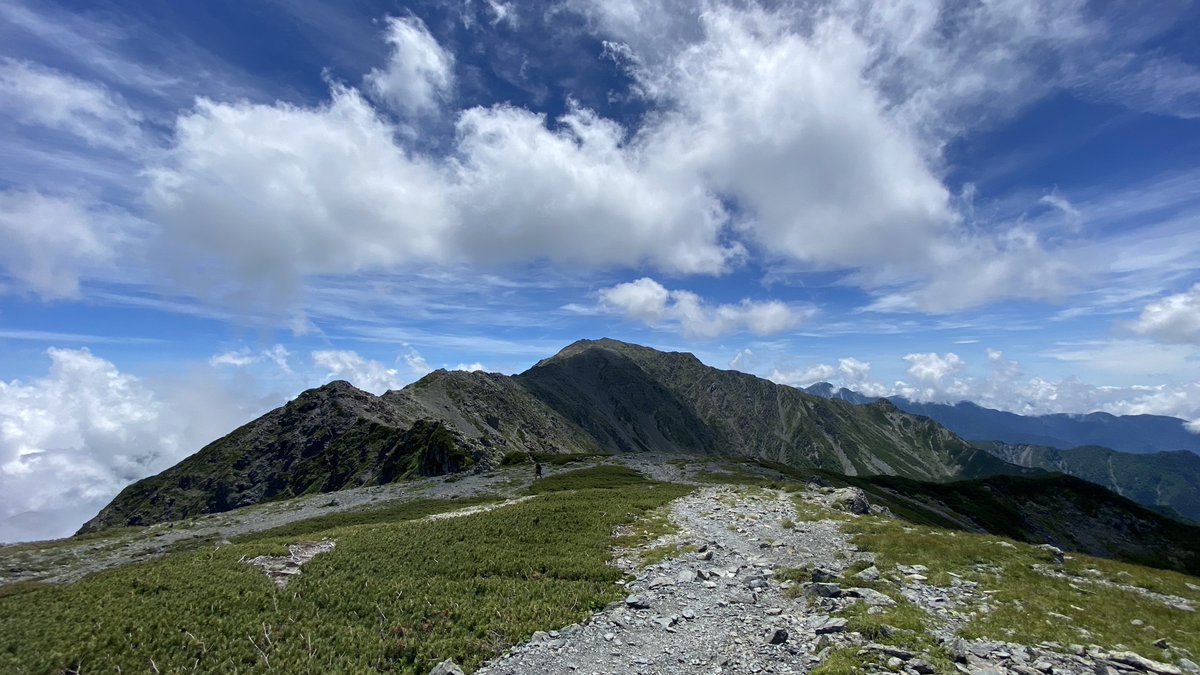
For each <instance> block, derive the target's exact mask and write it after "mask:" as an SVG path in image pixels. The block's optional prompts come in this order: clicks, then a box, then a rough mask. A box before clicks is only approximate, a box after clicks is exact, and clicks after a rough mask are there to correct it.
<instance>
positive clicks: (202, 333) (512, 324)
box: [0, 0, 1200, 540]
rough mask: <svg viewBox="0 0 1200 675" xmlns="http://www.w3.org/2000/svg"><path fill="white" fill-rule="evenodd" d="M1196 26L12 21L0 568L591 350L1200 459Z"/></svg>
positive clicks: (944, 21) (1092, 12) (581, 6)
mask: <svg viewBox="0 0 1200 675" xmlns="http://www.w3.org/2000/svg"><path fill="white" fill-rule="evenodd" d="M1198 19H1200V8H1198V7H1197V5H1196V4H1195V3H1193V2H1187V1H1180V2H1165V3H1158V4H1156V5H1155V6H1154V7H1153V8H1149V9H1147V8H1146V7H1144V6H1142V5H1138V4H1136V3H1127V2H1113V3H1104V4H1097V3H1089V2H1084V1H1082V0H1072V1H1071V2H1054V3H1051V2H1044V1H1040V0H1005V1H1003V2H994V3H981V4H973V5H963V4H961V3H952V2H944V3H938V2H935V3H930V2H915V1H912V2H909V1H906V0H902V1H900V2H893V3H870V2H857V1H854V0H823V1H822V2H818V3H816V4H806V5H804V6H803V7H800V6H796V5H794V4H790V3H771V2H761V3H759V2H742V1H739V0H712V1H709V2H704V3H685V2H677V1H675V0H645V1H644V2H624V3H612V2H597V1H592V0H562V1H560V2H556V3H550V4H546V5H544V6H538V7H536V8H535V7H526V6H520V5H518V4H517V3H501V2H491V1H489V2H475V1H473V0H467V1H466V2H464V3H461V4H460V5H454V6H450V5H445V4H442V3H426V2H416V3H412V4H410V5H407V6H405V7H402V8H397V7H396V6H394V5H392V4H379V5H378V6H370V5H369V3H368V4H367V5H360V6H355V7H353V8H351V7H346V6H343V5H342V4H340V3H328V2H323V1H321V0H301V1H299V2H294V3H283V4H280V5H277V6H273V7H271V8H264V9H262V10H261V11H260V12H257V13H250V12H249V11H248V10H247V9H246V8H244V7H240V6H236V5H229V6H225V5H221V4H207V5H204V6H203V7H199V6H198V7H189V6H170V5H164V6H156V7H153V8H145V7H140V6H138V5H135V4H134V3H126V2H123V1H121V0H118V1H117V2H114V3H112V5H111V7H109V8H108V9H107V10H106V11H105V12H103V13H101V12H87V11H80V10H78V9H72V8H68V7H67V6H65V5H62V4H58V3H56V2H48V3H37V4H36V5H35V4H33V3H29V2H25V1H24V0H16V1H14V2H10V3H6V4H5V5H4V6H3V7H0V45H3V47H0V153H2V154H3V156H4V157H5V158H6V161H5V162H4V163H3V164H2V165H0V236H2V237H3V239H4V241H5V245H4V246H3V247H0V342H2V343H3V344H4V345H5V350H3V352H4V353H3V354H2V355H0V488H3V493H4V494H5V495H6V496H5V497H4V499H3V501H0V540H3V539H6V538H27V537H33V536H49V535H61V534H65V533H67V532H69V531H70V530H72V529H73V528H74V526H76V525H78V523H79V522H82V520H84V519H86V518H87V517H88V516H90V515H91V513H90V512H89V511H94V510H95V509H96V508H98V506H99V505H100V503H102V502H103V501H105V500H107V499H108V498H110V497H111V496H112V495H113V494H115V492H116V491H117V490H119V489H120V487H121V486H122V485H123V484H125V483H127V482H129V481H130V480H133V479H136V478H138V477H141V476H143V475H147V474H148V473H152V472H154V471H158V470H161V469H162V468H165V467H166V466H169V465H170V464H172V463H174V462H175V461H178V460H179V459H181V458H182V457H183V456H186V455H187V454H188V453H190V452H193V451H195V450H196V449H198V448H199V447H200V445H202V444H203V443H205V442H207V441H209V440H212V438H214V437H216V436H217V435H220V434H221V433H223V432H224V431H227V430H228V429H229V428H231V427H232V426H233V425H234V424H235V423H237V422H242V421H245V420H247V419H249V418H250V417H252V416H253V415H255V414H258V413H260V412H262V411H264V410H265V409H267V408H269V407H270V406H272V405H275V404H278V403H279V402H281V401H282V400H285V399H286V398H288V397H290V396H292V395H294V394H295V393H297V392H298V390H299V389H300V388H303V387H305V386H311V385H313V384H319V383H320V382H323V381H327V380H328V379H333V378H344V379H349V380H351V381H352V382H353V383H355V384H357V385H358V386H360V387H363V388H365V389H368V390H372V391H377V392H378V391H384V390H386V389H388V388H396V387H399V386H403V385H404V384H405V383H407V382H410V381H412V380H413V379H415V378H416V377H419V376H420V375H422V374H423V373H425V372H428V371H429V370H430V369H431V368H432V367H434V366H431V365H430V363H431V362H432V363H437V364H441V365H442V366H443V367H456V368H461V369H466V370H478V369H484V368H485V367H487V366H490V367H492V368H496V369H499V370H505V371H516V370H521V369H523V368H525V367H527V366H528V365H529V364H530V363H532V361H533V360H536V359H537V358H540V357H543V356H545V355H547V354H549V353H552V352H553V351H555V350H556V349H557V348H559V347H561V346H563V345H565V344H566V343H568V342H571V341H573V340H574V339H577V338H579V337H598V336H600V335H613V336H615V337H621V338H623V339H628V340H631V341H638V342H642V343H647V344H652V345H654V346H660V347H667V348H682V349H688V350H691V351H695V352H697V353H698V355H700V356H701V358H702V359H704V360H705V361H706V362H708V363H710V364H713V365H721V366H723V365H725V364H726V363H728V364H730V365H731V367H736V368H739V369H742V370H747V371H750V372H755V373H757V374H760V375H763V376H767V377H771V378H772V379H774V380H776V381H779V382H783V383H788V384H808V383H811V382H812V381H817V380H831V381H834V382H836V383H839V384H845V385H846V386H850V387H851V388H855V389H859V390H861V391H863V392H864V393H877V394H881V395H882V394H902V395H905V396H909V397H912V398H918V399H922V400H951V401H952V400H959V399H972V400H976V401H977V402H979V403H981V404H983V405H989V406H993V407H999V408H1003V409H1008V410H1013V411H1016V412H1024V413H1046V412H1085V411H1090V410H1107V411H1110V412H1114V413H1157V414H1169V415H1176V416H1180V417H1183V418H1185V419H1188V420H1191V421H1193V422H1194V423H1196V424H1195V425H1194V426H1198V430H1200V389H1198V388H1197V384H1196V383H1197V382H1198V381H1200V270H1198V269H1197V267H1198V266H1197V265H1196V262H1195V261H1197V260H1200V227H1197V224H1198V222H1197V221H1198V219H1200V192H1198V191H1197V189H1196V186H1197V185H1200V167H1198V166H1197V165H1196V161H1195V158H1196V157H1197V156H1200V66H1198V65H1197V64H1200V52H1197V50H1196V49H1197V48H1196V45H1195V44H1194V41H1191V40H1189V39H1188V35H1189V28H1188V27H1189V26H1191V25H1195V23H1196V22H1197V20H1198ZM218 27H220V30H218V29H217V28H218ZM230 29H231V30H232V33H230ZM251 36H253V37H252V38H251ZM731 359H732V360H731ZM452 364H454V365H452ZM485 364H487V366H485ZM185 403H186V404H187V405H188V406H189V410H191V411H192V413H193V414H192V415H191V416H190V417H185V416H184V415H183V414H182V413H181V412H180V410H181V408H180V406H182V405H184V404H185ZM195 411H202V412H201V413H200V414H195ZM47 486H54V489H56V490H58V493H60V494H62V495H65V496H63V497H61V498H58V499H56V498H54V497H53V495H52V494H51V493H49V492H47V491H46V490H47V489H49V488H48V487H47Z"/></svg>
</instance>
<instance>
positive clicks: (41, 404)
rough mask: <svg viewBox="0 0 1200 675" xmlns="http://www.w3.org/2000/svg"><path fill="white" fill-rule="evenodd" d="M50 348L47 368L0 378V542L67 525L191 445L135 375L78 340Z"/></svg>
mask: <svg viewBox="0 0 1200 675" xmlns="http://www.w3.org/2000/svg"><path fill="white" fill-rule="evenodd" d="M48 354H49V356H50V360H51V366H50V371H49V373H48V374H47V376H46V377H43V378H39V379H33V380H30V381H28V382H21V381H19V380H14V381H12V382H8V383H4V382H0V495H3V497H2V498H0V541H3V540H14V539H24V538H30V537H47V536H64V535H66V534H69V533H71V532H73V531H74V530H75V529H77V528H78V527H79V526H80V525H82V524H83V521H84V520H86V519H88V518H90V517H91V516H93V515H95V512H96V511H98V510H99V508H100V506H103V504H104V503H105V502H107V500H109V499H111V498H112V497H113V496H114V495H116V493H117V492H118V491H119V490H120V489H121V488H122V487H124V485H125V484H126V483H128V482H130V481H132V480H135V479H137V478H141V477H142V476H145V475H146V474H148V473H151V472H153V471H157V470H161V469H164V468H166V467H167V466H168V465H169V464H171V463H172V462H173V461H175V460H177V459H180V458H181V457H182V456H183V454H184V453H185V452H190V451H191V450H194V449H195V448H194V447H192V446H190V445H189V441H191V440H193V439H191V438H189V437H188V426H187V421H186V419H185V418H184V417H183V416H180V415H176V414H174V413H173V412H172V411H171V410H169V409H168V408H167V407H166V406H165V405H164V403H163V401H162V400H161V399H160V398H159V397H158V396H156V394H155V393H154V392H153V391H151V390H150V389H148V388H147V387H146V385H145V384H144V383H143V382H141V381H140V380H138V379H137V378H135V377H132V376H130V375H127V374H124V373H121V372H120V371H118V370H117V368H116V367H115V366H114V365H113V364H112V363H110V362H108V361H105V360H104V359H101V358H99V357H97V356H95V355H93V354H92V353H91V352H89V351H88V350H86V349H79V350H75V349H50V350H49V352H48ZM14 518H15V520H14Z"/></svg>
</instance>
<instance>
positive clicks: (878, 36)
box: [147, 3, 1087, 331]
mask: <svg viewBox="0 0 1200 675" xmlns="http://www.w3.org/2000/svg"><path fill="white" fill-rule="evenodd" d="M993 4H995V3H993ZM1000 4H1004V3H1000ZM577 6H578V5H577ZM901 6H903V7H904V8H905V9H904V10H903V11H900V10H899V9H897V8H898V7H901ZM603 7H604V8H603V9H597V8H594V7H591V8H585V11H587V12H591V14H589V16H591V17H592V19H593V27H594V29H595V30H597V31H598V32H601V33H603V34H606V35H611V36H612V37H614V38H617V39H619V40H620V41H621V42H620V43H617V42H615V41H613V42H611V44H612V46H613V48H614V49H618V48H619V49H621V50H623V51H621V53H623V54H626V55H627V56H628V58H625V59H623V62H624V63H626V64H627V65H628V66H629V68H631V73H632V74H633V76H634V80H635V88H636V90H637V92H638V93H639V94H640V95H641V96H642V97H643V98H645V99H646V101H647V102H648V103H650V104H651V106H652V107H653V108H654V109H655V110H656V111H657V112H656V114H653V115H648V116H646V117H645V118H644V119H642V120H641V121H640V126H638V127H636V128H626V127H624V126H623V125H622V124H620V123H618V122H616V121H614V120H610V119H606V118H603V117H601V116H599V115H598V114H597V113H596V112H595V111H592V110H589V109H586V108H584V107H582V106H580V105H578V104H576V103H574V102H571V101H568V106H567V112H566V113H565V114H563V115H562V116H560V117H559V118H557V119H553V120H550V119H547V118H546V117H545V116H544V115H540V114H537V113H535V112H531V111H529V110H525V109H522V108H516V107H512V106H509V105H503V104H499V105H493V106H490V107H474V108H469V109H465V110H460V111H458V112H457V113H456V125H455V128H456V132H457V133H456V136H455V138H454V139H453V141H452V147H451V148H450V150H449V152H448V154H445V155H439V156H427V155H424V154H421V153H418V152H416V151H414V150H413V149H411V148H409V147H407V137H406V132H405V130H406V128H401V127H398V126H396V125H394V124H393V123H392V122H390V121H389V120H388V119H386V118H385V117H384V116H383V115H381V114H380V112H379V111H378V110H376V109H375V108H374V107H373V106H372V105H371V104H370V103H369V102H368V100H367V99H366V98H365V97H364V96H363V95H362V94H360V93H359V91H358V90H356V89H354V88H351V87H347V86H343V85H334V86H333V88H332V92H331V98H330V100H329V102H328V103H326V104H324V105H321V106H316V107H302V106H294V105H288V104H285V103H277V104H274V105H254V104H249V103H244V102H237V103H218V102H214V101H210V100H201V101H200V102H199V103H198V104H197V106H196V107H195V109H193V110H192V111H190V112H189V113H187V114H185V115H183V116H181V117H180V118H179V119H178V121H177V125H176V134H175V139H174V143H173V146H172V147H171V149H170V150H169V151H168V152H167V153H166V155H165V160H164V161H162V162H159V163H157V164H156V166H154V167H152V169H151V171H150V172H149V174H148V175H149V176H150V182H151V185H150V188H149V189H148V191H147V202H148V203H149V204H150V206H151V207H152V209H153V211H154V213H155V215H156V216H157V217H158V219H159V220H160V221H161V222H162V223H163V224H164V225H165V229H166V237H165V242H166V245H165V246H164V250H166V251H173V250H178V249H179V248H180V247H179V246H177V244H183V245H184V247H183V248H185V249H187V250H194V249H199V251H200V252H201V253H202V254H205V255H206V256H208V259H209V261H210V262H213V263H215V264H214V265H209V266H205V267H202V269H204V270H207V271H206V272H205V274H209V275H216V274H220V275H223V276H224V275H228V274H229V273H230V272H232V275H233V276H234V277H235V278H238V279H242V280H245V281H248V282H249V283H250V284H251V285H252V286H255V287H257V288H259V289H260V290H261V289H264V288H265V289H266V293H265V295H266V296H267V297H268V299H270V300H271V301H273V302H278V300H279V299H281V298H284V297H287V296H288V295H289V294H291V293H292V292H293V291H294V290H295V288H296V287H297V285H298V283H299V280H301V279H302V278H304V277H307V276H311V275H320V274H338V273H352V272H356V271H359V270H363V269H373V268H395V267H403V266H406V265H414V264H422V263H430V262H432V263H468V264H485V265H487V264H493V265H506V264H513V263H524V262H528V261H532V260H548V261H550V262H552V263H556V264H559V265H564V266H573V267H585V268H586V267H591V268H595V267H617V266H619V267H631V266H640V265H646V266H650V267H652V268H655V269H658V270H660V271H664V272H668V273H675V274H678V273H683V274H712V273H719V272H722V271H725V270H728V269H729V268H730V267H733V266H736V265H737V264H739V263H740V262H741V261H743V260H744V259H745V258H746V257H747V256H748V255H751V254H754V255H760V256H761V257H762V258H763V259H764V260H766V261H767V262H769V263H771V264H782V265H786V266H793V267H794V266H798V267H799V268H801V269H808V270H812V269H822V270H839V271H845V272H849V273H850V274H849V276H847V277H846V279H847V280H848V281H849V282H851V283H854V284H857V285H859V286H862V287H864V288H867V289H869V290H871V291H872V292H874V293H876V294H878V295H879V296H880V297H879V301H878V302H877V303H876V305H875V306H874V308H875V309H880V310H888V311H895V310H907V309H919V310H928V311H952V310H955V309H960V308H964V307H970V306H975V305H979V304H984V303H988V302H991V301H994V300H997V299H1000V298H1005V297H1013V296H1016V297H1033V298H1046V297H1056V296H1057V295H1059V294H1061V293H1062V292H1064V290H1065V289H1067V288H1068V287H1069V281H1070V271H1071V270H1070V268H1069V265H1068V264H1067V263H1065V262H1063V261H1062V259H1061V257H1058V256H1054V255H1052V253H1051V252H1048V251H1047V249H1046V244H1045V243H1044V242H1042V241H1041V240H1040V239H1039V237H1038V236H1037V234H1036V233H1034V232H1032V231H1030V230H1028V229H1026V228H1022V227H1020V226H1019V225H1012V224H998V225H992V224H982V223H977V222H973V221H968V220H966V219H965V218H964V215H963V213H961V212H960V209H959V206H958V203H957V202H956V200H955V198H953V197H952V195H951V194H950V192H949V190H948V189H947V188H946V186H945V185H944V182H943V179H942V177H941V173H942V172H943V167H942V160H941V151H940V148H941V147H942V146H943V145H944V144H945V143H946V142H948V141H949V140H950V139H951V138H953V137H954V136H955V134H956V133H958V132H957V131H956V129H957V127H955V124H954V122H955V121H959V120H960V118H961V117H962V116H963V115H966V113H964V112H963V110H964V109H969V110H974V111H980V112H981V113H982V111H987V110H991V109H992V108H993V107H994V106H993V103H994V99H995V98H996V95H997V94H998V93H1003V94H1005V95H1008V94H1013V96H1014V97H1015V98H1018V99H1019V98H1020V96H1017V94H1018V93H1019V92H1022V91H1024V88H1025V87H1026V85H1028V84H1029V81H1030V78H1029V71H1030V68H1031V67H1032V66H1031V65H1030V64H1031V63H1032V61H1031V60H1030V59H1031V58H1032V57H1029V58H1027V57H1026V56H1024V54H1026V52H1027V51H1029V50H1030V49H1033V48H1034V47H1037V48H1039V49H1041V48H1046V47H1047V45H1050V44H1055V43H1054V39H1055V38H1059V37H1062V36H1063V35H1067V36H1075V35H1076V33H1080V34H1084V33H1086V32H1087V31H1086V29H1085V28H1081V27H1079V26H1077V25H1076V23H1078V21H1075V19H1078V17H1075V15H1074V14H1072V13H1071V11H1073V10H1064V11H1063V12H1062V13H1061V14H1062V16H1065V17H1074V18H1072V19H1071V20H1067V19H1063V20H1062V21H1057V22H1056V20H1057V17H1058V14H1054V16H1050V14H1053V12H1050V10H1045V11H1043V10H1039V11H1038V12H1033V13H1032V14H1031V13H1029V12H1022V11H1017V10H1015V9H1012V8H1009V7H1008V6H1007V5H1005V6H1004V7H992V5H987V6H986V7H983V8H979V9H972V10H970V11H966V12H965V13H964V15H963V16H961V17H958V16H957V15H955V16H956V20H955V21H950V22H949V23H947V22H946V21H942V19H943V18H945V16H943V15H946V16H948V15H950V14H954V12H953V11H952V10H951V9H950V8H936V7H935V8H933V9H930V8H928V7H926V6H925V5H923V4H922V5H913V6H909V5H905V4H903V3H901V5H898V6H896V7H892V6H891V5H889V6H888V7H892V9H891V10H887V9H884V8H877V7H876V4H875V3H870V4H869V5H864V6H859V5H857V4H854V3H849V4H845V5H835V6H834V7H832V8H830V9H829V11H825V12H817V13H812V12H804V13H799V12H794V11H792V10H790V9H787V8H780V9H772V10H768V9H762V8H754V7H752V8H746V7H730V6H726V5H719V4H718V5H712V6H709V7H708V8H707V9H706V11H704V12H697V11H696V9H695V8H694V7H693V8H689V9H688V11H686V12H683V13H682V16H683V18H682V19H679V18H672V17H673V15H674V14H675V12H674V11H667V9H663V8H660V9H663V11H661V12H660V11H657V10H654V9H652V8H653V7H657V5H654V4H653V3H651V5H647V8H642V7H632V6H624V5H622V6H620V7H617V6H613V5H611V3H604V6H603ZM664 7H666V6H665V5H664ZM668 9H669V8H668ZM889 12H891V13H889ZM896 12H899V14H901V15H903V16H897V15H894V14H895V13H896ZM597 13H598V14H597ZM1051 19H1055V20H1051ZM672 22H673V23H672ZM680 22H682V23H680ZM668 23H670V24H671V26H672V27H670V28H669V30H667V28H668V26H667V24H668ZM1009 24H1013V25H1017V26H1018V27H1019V28H1020V31H1018V35H1016V36H1009V37H1007V38H1006V37H1005V35H1006V34H1005V32H1004V31H1003V30H1001V27H1003V26H1008V25H1009ZM946 25H950V26H954V27H955V30H957V31H961V32H962V33H963V34H962V35H952V36H950V37H951V38H952V39H951V40H950V41H949V42H950V44H952V45H955V46H954V48H953V49H952V48H951V47H943V46H940V45H942V43H944V42H946V40H945V39H944V38H945V36H943V35H942V31H943V28H944V26H946ZM656 26H657V27H658V28H655V27H656ZM659 29H663V30H665V32H662V31H660V30H659ZM641 30H646V31H652V32H653V33H654V34H655V37H656V39H657V38H663V39H662V40H660V41H659V42H653V41H651V40H646V39H640V38H639V34H638V31H641ZM897 31H898V32H897ZM387 39H388V41H389V43H390V45H391V47H392V54H391V56H390V58H389V61H388V64H387V66H386V67H385V68H384V69H376V70H375V71H372V72H371V73H370V74H369V75H368V76H367V79H366V84H365V88H366V90H367V91H368V93H370V94H371V95H372V96H374V97H375V98H376V99H378V100H381V101H390V102H391V103H390V105H391V106H392V107H396V106H397V105H400V106H401V107H405V106H407V107H406V108H405V109H409V110H416V109H422V108H427V107H429V106H431V105H434V103H435V102H436V101H440V100H441V95H442V94H444V92H445V91H447V90H448V88H449V87H450V86H451V84H452V70H453V69H452V65H453V63H452V61H453V58H452V56H451V55H449V54H448V53H446V52H445V51H444V49H443V48H442V47H441V46H439V45H438V44H437V42H436V40H434V38H433V37H432V36H431V35H430V34H429V31H428V30H427V29H426V28H425V26H424V25H423V24H422V23H421V22H420V21H419V20H418V19H416V18H407V19H397V18H392V19H389V21H388V35H387ZM1071 39H1075V38H1074V37H1072V38H1071ZM972 40H982V41H983V42H984V43H985V44H988V45H990V46H991V47H992V48H993V49H992V51H991V52H990V54H991V56H990V57H989V59H988V60H986V62H985V63H981V62H979V61H980V60H979V59H978V58H977V51H976V50H975V48H974V46H973V45H969V44H968V43H970V42H971V41H972ZM939 50H940V51H939ZM1034 51H1035V52H1036V51H1037V50H1036V49H1034ZM943 61H947V62H949V63H951V64H955V65H956V66H962V68H963V69H964V70H965V71H966V72H965V73H963V72H959V70H958V69H957V68H950V67H946V66H944V65H943ZM992 75H996V76H997V81H996V82H995V83H991V82H990V79H989V78H990V76H992ZM389 83H391V84H389ZM397 97H398V98H397ZM931 120H938V124H932V125H931ZM176 267H178V266H176ZM210 285H216V284H210ZM677 302H679V301H677ZM686 302H687V301H686V300H683V301H682V304H686ZM752 309H754V310H763V313H761V314H760V315H759V318H757V319H754V320H752V321H753V323H755V324H756V325H757V326H758V328H757V329H756V330H763V331H767V330H771V327H772V322H774V321H775V320H776V319H777V318H779V317H781V316H782V314H781V313H780V312H779V311H778V310H777V309H775V310H770V311H771V312H774V314H773V315H770V312H767V311H766V309H767V308H746V311H747V312H750V311H751V310H752Z"/></svg>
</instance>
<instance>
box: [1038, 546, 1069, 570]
mask: <svg viewBox="0 0 1200 675" xmlns="http://www.w3.org/2000/svg"><path fill="white" fill-rule="evenodd" d="M1036 548H1039V549H1041V550H1043V551H1045V552H1046V553H1049V554H1050V560H1051V562H1053V563H1054V564H1055V565H1061V564H1062V563H1063V559H1064V556H1063V550H1062V549H1061V548H1059V547H1057V546H1051V545H1050V544H1039V545H1038V546H1037V547H1036Z"/></svg>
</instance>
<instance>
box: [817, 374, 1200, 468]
mask: <svg viewBox="0 0 1200 675" xmlns="http://www.w3.org/2000/svg"><path fill="white" fill-rule="evenodd" d="M804 391H806V392H808V393H810V394H813V395H815V396H821V397H823V398H828V399H836V400H843V401H849V402H851V403H858V404H863V403H871V402H873V401H876V400H878V397H873V396H864V395H863V394H860V393H858V392H856V391H852V390H850V389H846V388H844V387H843V388H837V387H834V386H833V385H832V384H829V383H828V382H819V383H817V384H814V385H812V386H810V387H806V388H805V389H804ZM888 400H889V401H891V402H892V403H894V404H895V405H896V407H897V408H899V409H901V410H903V411H905V412H909V413H912V414H914V415H924V416H926V417H929V418H931V419H933V420H934V421H936V422H937V423H938V424H941V425H943V426H945V427H946V428H947V429H950V430H951V431H953V432H954V433H956V434H958V435H959V436H962V437H963V438H966V439H969V440H988V441H1003V442H1005V443H1022V444H1030V445H1042V446H1047V447H1052V448H1060V449H1066V448H1074V447H1079V446H1084V445H1098V446H1102V447H1105V448H1111V449H1113V450H1118V451H1120V452H1132V453H1150V452H1162V451H1168V450H1190V451H1192V452H1196V453H1200V434H1193V433H1191V432H1189V431H1188V430H1187V427H1186V426H1185V425H1186V422H1185V421H1184V420H1181V419H1179V418H1177V417H1166V416H1163V415H1120V416H1118V415H1110V414H1108V413H1103V412H1093V413H1087V414H1078V415H1076V414H1064V413H1059V414H1054V415H1018V414H1016V413H1011V412H1005V411H1003V410H993V409H991V408H984V407H983V406H980V405H976V404H974V403H971V402H969V401H962V402H960V403H955V404H948V403H921V402H917V401H910V400H908V399H906V398H904V397H902V396H889V397H888Z"/></svg>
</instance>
